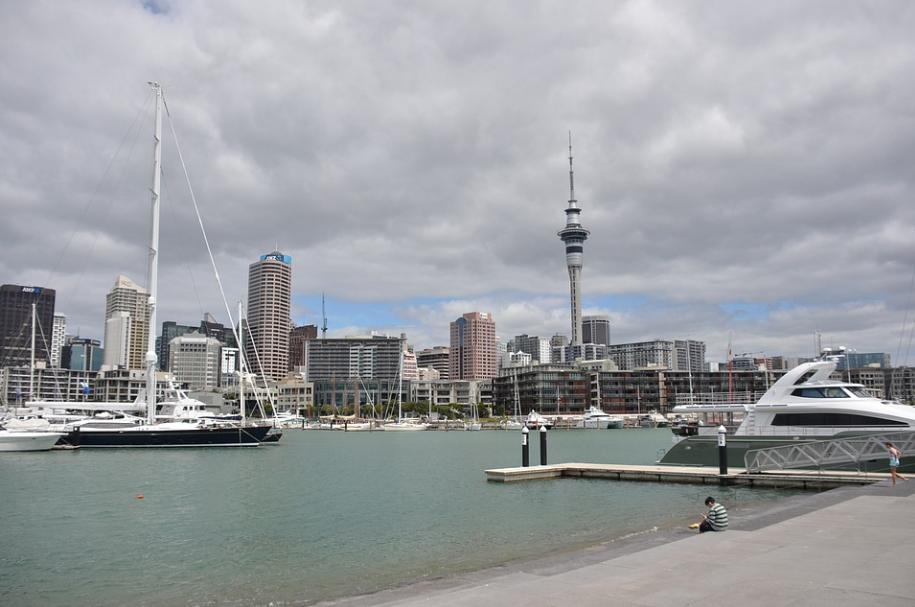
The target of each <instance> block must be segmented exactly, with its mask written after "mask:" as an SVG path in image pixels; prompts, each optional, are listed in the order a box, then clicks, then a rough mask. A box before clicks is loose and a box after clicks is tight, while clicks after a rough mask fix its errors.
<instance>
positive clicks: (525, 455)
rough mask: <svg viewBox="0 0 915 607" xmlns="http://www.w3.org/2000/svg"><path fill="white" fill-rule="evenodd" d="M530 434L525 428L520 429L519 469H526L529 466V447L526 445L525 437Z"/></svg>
mask: <svg viewBox="0 0 915 607" xmlns="http://www.w3.org/2000/svg"><path fill="white" fill-rule="evenodd" d="M530 433H531V431H530V430H528V429H527V426H524V427H523V428H521V467H522V468H527V467H528V466H530V465H531V447H530V445H528V444H527V437H528V435H529V434H530Z"/></svg>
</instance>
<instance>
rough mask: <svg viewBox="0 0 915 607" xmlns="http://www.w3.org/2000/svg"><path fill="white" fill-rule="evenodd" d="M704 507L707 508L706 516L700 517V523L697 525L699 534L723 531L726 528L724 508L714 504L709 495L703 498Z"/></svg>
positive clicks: (726, 520)
mask: <svg viewBox="0 0 915 607" xmlns="http://www.w3.org/2000/svg"><path fill="white" fill-rule="evenodd" d="M705 505H706V506H708V514H703V515H702V522H701V523H699V533H705V532H706V531H724V530H726V529H727V528H728V511H727V510H725V509H724V506H722V505H721V504H719V503H717V502H715V498H714V497H712V496H711V495H710V496H708V497H707V498H705Z"/></svg>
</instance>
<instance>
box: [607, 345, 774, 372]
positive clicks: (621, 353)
mask: <svg viewBox="0 0 915 607" xmlns="http://www.w3.org/2000/svg"><path fill="white" fill-rule="evenodd" d="M606 356H607V358H611V359H613V360H614V362H616V364H617V365H618V366H619V368H620V369H642V368H649V367H650V368H658V369H669V370H672V371H688V370H690V369H692V371H693V372H696V373H698V372H701V371H703V370H705V343H704V342H701V341H695V340H681V341H668V340H663V339H655V340H652V341H643V342H633V343H628V344H611V345H609V346H607V353H606ZM735 360H736V359H735ZM747 360H748V361H750V364H748V365H746V366H745V367H743V366H742V367H739V368H742V369H755V368H756V365H755V364H752V359H747ZM732 368H733V369H737V368H738V367H737V366H733V367H732Z"/></svg>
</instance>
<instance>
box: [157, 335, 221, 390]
mask: <svg viewBox="0 0 915 607" xmlns="http://www.w3.org/2000/svg"><path fill="white" fill-rule="evenodd" d="M221 350H222V344H220V343H219V340H218V339H216V338H215V337H207V336H206V335H203V334H201V333H199V332H198V331H194V332H193V333H187V334H185V335H181V336H178V337H175V338H174V339H172V340H171V342H170V343H169V350H168V351H169V361H168V369H169V373H170V374H171V376H172V378H173V379H174V380H175V381H177V382H179V383H181V384H184V385H185V386H187V388H188V389H189V390H203V391H212V390H216V389H217V388H218V387H219V385H220V382H219V371H220V362H221V358H220V352H221Z"/></svg>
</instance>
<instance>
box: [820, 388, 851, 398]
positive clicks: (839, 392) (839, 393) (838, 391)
mask: <svg viewBox="0 0 915 607" xmlns="http://www.w3.org/2000/svg"><path fill="white" fill-rule="evenodd" d="M823 394H825V395H826V398H849V396H848V392H846V391H845V390H843V389H842V388H823Z"/></svg>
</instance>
